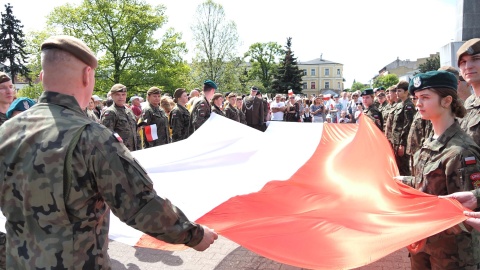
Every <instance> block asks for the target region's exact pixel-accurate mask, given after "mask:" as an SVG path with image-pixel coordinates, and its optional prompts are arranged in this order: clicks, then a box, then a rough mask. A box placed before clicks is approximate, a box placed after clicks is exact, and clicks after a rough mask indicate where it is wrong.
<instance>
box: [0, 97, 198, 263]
mask: <svg viewBox="0 0 480 270" xmlns="http://www.w3.org/2000/svg"><path fill="white" fill-rule="evenodd" d="M82 129H83V131H82ZM79 131H82V132H81V133H80V132H79ZM75 135H77V137H79V139H78V143H77V144H72V146H73V147H69V146H70V143H71V142H72V140H73V138H74V137H75ZM0 137H1V138H7V139H3V140H1V141H0V161H1V163H0V176H1V177H2V179H0V180H1V181H0V191H1V194H0V195H1V196H0V206H1V208H2V212H3V214H4V215H5V217H6V218H7V222H6V224H5V228H6V231H7V269H111V265H110V259H109V256H108V253H107V250H108V226H109V210H110V209H111V210H112V212H113V213H114V214H115V215H116V216H118V217H119V219H120V220H122V221H123V222H125V223H126V224H128V225H129V226H132V227H133V228H136V229H138V230H140V231H143V232H145V233H147V234H149V235H151V236H153V237H156V238H158V239H160V240H163V241H166V242H169V243H184V244H186V245H188V246H195V245H197V244H198V243H199V242H200V241H201V239H202V237H203V228H202V226H200V225H197V224H195V223H192V222H190V221H189V220H188V219H187V218H186V217H185V215H184V214H183V213H182V212H181V211H180V210H179V209H178V208H176V207H175V206H173V205H172V204H171V203H170V202H169V201H168V200H166V199H163V198H161V197H159V196H158V195H157V194H156V192H155V190H154V189H153V184H152V182H151V180H150V178H149V177H148V175H147V174H146V172H145V170H144V169H143V168H142V167H141V166H140V165H139V164H138V163H137V162H136V160H135V159H134V158H133V157H132V155H131V154H130V152H129V151H128V149H127V148H126V147H125V146H124V144H123V143H121V142H120V141H119V140H118V139H117V137H116V136H115V135H114V134H113V133H112V132H111V131H110V130H109V129H107V128H105V127H104V126H103V125H101V124H98V123H95V122H93V121H91V120H90V119H89V118H88V117H87V116H86V115H85V114H84V113H83V111H82V109H81V108H80V106H79V105H78V103H77V101H76V100H75V98H74V97H72V96H68V95H63V94H59V93H54V92H45V93H43V94H42V96H41V97H40V101H39V103H38V104H37V105H36V106H34V107H32V108H31V109H29V110H28V111H26V112H25V113H23V114H22V116H21V117H15V118H13V119H12V120H11V121H9V122H7V123H6V124H5V125H2V126H1V127H0ZM68 149H72V153H71V155H67V150H68ZM68 157H70V158H68ZM67 160H69V161H67ZM69 172H70V173H71V174H70V173H69ZM68 176H70V177H68ZM68 178H70V179H71V181H65V179H68Z"/></svg>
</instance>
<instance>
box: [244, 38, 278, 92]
mask: <svg viewBox="0 0 480 270" xmlns="http://www.w3.org/2000/svg"><path fill="white" fill-rule="evenodd" d="M282 53H283V50H282V46H281V45H280V44H278V43H276V42H268V43H254V44H252V45H250V48H249V49H248V51H247V52H246V53H245V55H244V58H250V64H251V67H250V70H249V71H248V77H249V79H250V80H255V79H258V80H260V81H261V83H262V85H263V87H264V88H265V89H266V90H267V92H268V90H271V85H272V79H273V75H274V74H276V72H277V68H278V64H277V63H276V62H277V58H278V57H280V56H281V55H282Z"/></svg>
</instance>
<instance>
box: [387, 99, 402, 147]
mask: <svg viewBox="0 0 480 270" xmlns="http://www.w3.org/2000/svg"><path fill="white" fill-rule="evenodd" d="M398 104H399V102H395V103H393V104H390V108H389V109H388V111H387V113H388V115H387V122H386V123H385V137H387V140H388V141H389V142H390V144H391V145H392V146H393V135H392V128H393V117H394V116H395V109H396V108H397V106H398Z"/></svg>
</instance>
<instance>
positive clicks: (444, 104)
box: [440, 96, 453, 108]
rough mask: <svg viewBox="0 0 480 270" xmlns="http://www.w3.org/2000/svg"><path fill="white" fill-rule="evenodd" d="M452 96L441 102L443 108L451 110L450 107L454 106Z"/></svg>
mask: <svg viewBox="0 0 480 270" xmlns="http://www.w3.org/2000/svg"><path fill="white" fill-rule="evenodd" d="M452 100H453V98H452V96H446V97H444V98H442V99H441V100H440V104H441V105H442V107H443V108H449V107H450V105H451V104H452Z"/></svg>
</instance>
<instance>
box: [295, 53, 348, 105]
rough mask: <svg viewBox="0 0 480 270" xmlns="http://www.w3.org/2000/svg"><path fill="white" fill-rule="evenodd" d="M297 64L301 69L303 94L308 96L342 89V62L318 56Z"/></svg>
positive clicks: (336, 91) (337, 91) (338, 91)
mask: <svg viewBox="0 0 480 270" xmlns="http://www.w3.org/2000/svg"><path fill="white" fill-rule="evenodd" d="M297 65H298V69H299V70H303V77H302V82H303V90H302V93H303V94H305V95H308V96H310V95H312V94H315V95H318V94H323V93H325V92H327V91H328V92H332V91H333V92H335V93H340V92H341V91H343V90H344V81H345V80H344V79H343V64H340V63H335V62H332V61H328V60H325V59H323V58H322V57H320V58H316V59H313V60H310V61H307V62H300V61H299V62H297Z"/></svg>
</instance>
